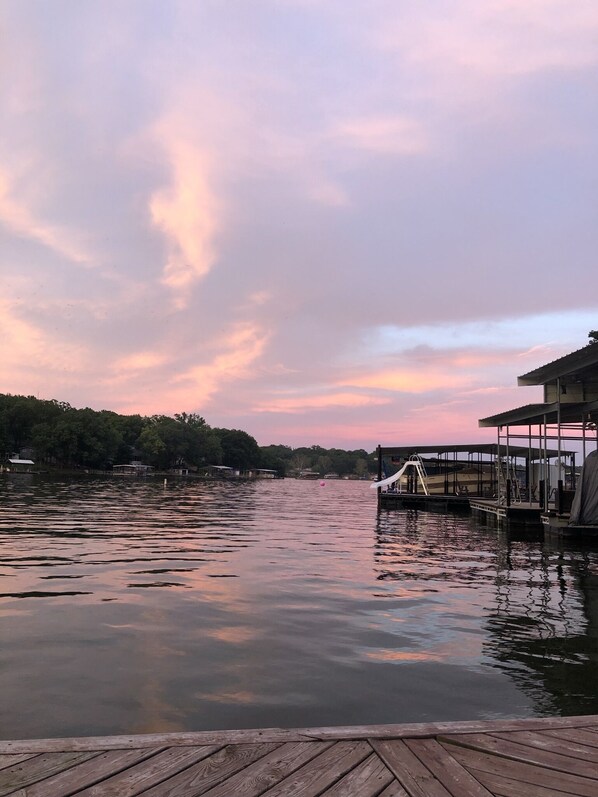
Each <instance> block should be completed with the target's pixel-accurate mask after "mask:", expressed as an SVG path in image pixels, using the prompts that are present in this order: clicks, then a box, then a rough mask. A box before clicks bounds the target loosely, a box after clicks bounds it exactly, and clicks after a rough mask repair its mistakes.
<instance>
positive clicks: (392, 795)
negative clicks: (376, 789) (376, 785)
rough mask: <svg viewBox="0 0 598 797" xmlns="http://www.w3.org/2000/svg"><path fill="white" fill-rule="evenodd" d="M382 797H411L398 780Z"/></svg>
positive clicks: (382, 793) (387, 788) (386, 789)
mask: <svg viewBox="0 0 598 797" xmlns="http://www.w3.org/2000/svg"><path fill="white" fill-rule="evenodd" d="M380 797H409V795H408V794H407V792H406V791H405V789H404V788H403V787H402V786H401V784H400V783H399V781H398V780H393V782H392V783H391V784H390V786H387V787H386V788H385V789H384V791H383V792H381V794H380Z"/></svg>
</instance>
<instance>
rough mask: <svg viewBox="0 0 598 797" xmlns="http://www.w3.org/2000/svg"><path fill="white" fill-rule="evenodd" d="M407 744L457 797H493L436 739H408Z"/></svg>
mask: <svg viewBox="0 0 598 797" xmlns="http://www.w3.org/2000/svg"><path fill="white" fill-rule="evenodd" d="M405 744H406V745H407V747H408V748H409V749H410V750H411V752H412V753H413V754H414V755H416V756H417V757H418V758H419V760H420V761H421V762H422V764H424V766H426V767H427V768H428V769H429V770H430V772H431V773H432V774H433V775H434V776H435V777H436V778H437V779H438V780H439V781H440V782H441V783H442V785H443V786H444V787H445V788H446V790H447V791H449V792H450V793H451V794H453V795H455V797H492V794H490V792H489V791H488V789H486V788H485V787H484V786H482V785H481V783H480V782H479V781H478V780H476V778H475V777H474V776H473V775H472V774H470V773H469V772H468V771H467V770H466V769H465V768H464V767H463V766H462V765H461V764H460V763H459V762H458V761H457V760H456V759H455V758H453V756H452V755H450V753H449V752H448V751H447V750H446V749H445V748H444V747H442V745H440V744H439V743H438V742H437V741H436V739H406V740H405Z"/></svg>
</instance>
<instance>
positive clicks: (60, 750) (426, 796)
mask: <svg viewBox="0 0 598 797" xmlns="http://www.w3.org/2000/svg"><path fill="white" fill-rule="evenodd" d="M5 795H18V796H19V797H75V795H76V796H77V797H134V795H144V797H199V795H203V796H204V797H225V796H226V797H258V795H267V797H283V795H284V796H285V797H286V796H287V795H288V796H289V797H290V796H291V795H292V796H293V797H316V796H317V795H320V796H321V797H349V796H350V797H566V795H575V796H576V797H598V715H596V716H589V717H560V718H547V719H528V720H502V721H493V722H460V723H449V722H441V723H436V724H412V725H382V726H362V727H347V728H304V729H301V730H286V729H281V728H272V729H265V730H240V731H214V732H200V733H170V734H148V735H143V736H109V737H95V738H75V739H45V740H29V741H5V742H0V796H1V797H4V796H5Z"/></svg>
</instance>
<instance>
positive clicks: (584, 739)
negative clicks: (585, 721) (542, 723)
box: [542, 728, 598, 747]
mask: <svg viewBox="0 0 598 797" xmlns="http://www.w3.org/2000/svg"><path fill="white" fill-rule="evenodd" d="M542 734H543V735H544V736H551V737H552V738H553V739H566V740H567V741H569V742H577V743H578V744H588V745H590V747H598V733H592V732H591V731H588V730H587V729H586V728H560V729H559V730H554V731H542Z"/></svg>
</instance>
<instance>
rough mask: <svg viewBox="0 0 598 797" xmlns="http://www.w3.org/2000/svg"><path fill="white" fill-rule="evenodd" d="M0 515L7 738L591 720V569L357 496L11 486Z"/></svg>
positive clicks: (258, 488) (594, 601) (111, 483)
mask: <svg viewBox="0 0 598 797" xmlns="http://www.w3.org/2000/svg"><path fill="white" fill-rule="evenodd" d="M0 500H2V506H3V512H2V516H1V517H0V577H1V583H2V593H1V594H0V616H2V618H3V645H2V647H0V693H1V694H2V695H3V701H2V708H1V709H0V713H1V716H2V719H3V727H7V728H10V729H11V731H10V735H11V736H13V737H16V736H64V735H71V734H78V733H81V734H89V733H92V734H96V733H97V734H103V733H120V732H122V733H130V732H132V731H139V730H143V731H160V730H162V729H166V728H168V729H173V728H175V727H176V728H180V729H189V730H199V729H202V728H218V727H257V726H277V725H283V726H284V725H287V726H310V725H311V726H314V725H328V724H365V723H383V722H401V721H404V722H407V721H424V720H442V719H447V720H451V719H472V718H476V717H479V718H483V717H499V716H526V715H532V714H537V715H541V714H546V713H563V714H583V713H598V701H597V697H596V690H595V682H596V676H598V654H597V653H596V651H597V650H598V645H597V634H598V627H597V624H596V622H595V618H596V616H598V611H597V608H598V556H597V554H596V552H594V551H592V550H588V549H586V550H577V549H575V548H574V547H558V546H557V547H551V546H548V545H544V544H542V543H541V542H539V541H538V540H515V539H511V538H510V537H509V536H508V535H505V534H502V533H500V532H497V531H496V530H493V529H488V528H484V527H480V526H478V525H477V524H476V523H474V521H472V520H471V519H470V518H467V517H450V516H444V515H432V514H428V513H417V512H385V513H381V514H380V515H378V514H377V512H376V501H375V495H374V494H373V492H372V491H370V490H369V484H368V483H362V482H345V481H335V482H331V483H330V484H328V485H327V489H326V490H322V489H320V488H319V486H318V485H317V484H313V483H309V482H298V481H293V480H285V481H277V482H270V483H268V482H262V483H256V484H249V483H243V484H238V485H233V484H202V483H199V482H193V481H189V482H184V481H181V482H179V483H177V482H172V483H171V484H169V485H168V486H167V487H166V488H165V487H164V485H163V484H162V483H161V482H159V481H157V480H156V481H155V482H154V481H152V480H145V481H144V480H139V481H134V480H130V481H129V480H117V479H115V480H110V479H104V480H102V479H91V478H90V479H80V480H76V481H73V482H63V481H60V480H58V481H52V480H51V479H43V478H39V479H36V480H35V481H31V482H30V483H29V484H28V485H26V486H24V485H23V484H21V486H19V484H18V480H14V479H13V480H12V481H11V480H10V479H4V480H0ZM61 580H64V581H65V582H68V580H76V582H77V583H76V585H75V584H73V585H72V586H77V587H78V589H76V590H69V589H62V588H61V587H66V586H70V585H68V583H64V584H61V583H60V582H61ZM48 582H52V584H49V583H48ZM50 586H52V587H56V589H48V587H50ZM28 599H32V600H28ZM33 599H35V600H33ZM572 683H574V684H575V688H572V687H571V684H572ZM32 684H35V701H32V699H31V697H32V691H31V690H32V686H31V685H32ZM33 705H34V706H35V709H32V706H33Z"/></svg>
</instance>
